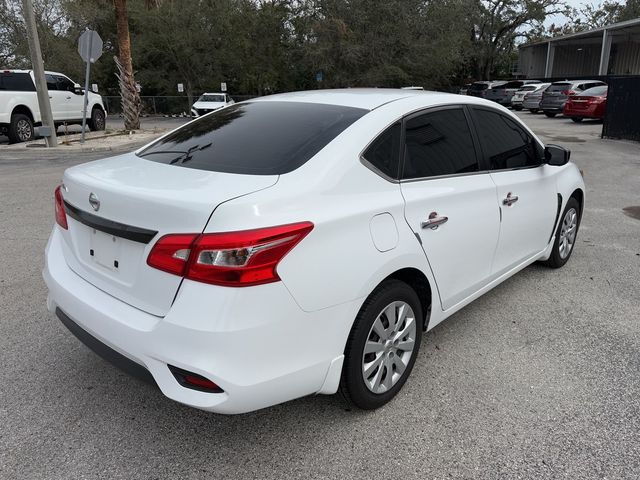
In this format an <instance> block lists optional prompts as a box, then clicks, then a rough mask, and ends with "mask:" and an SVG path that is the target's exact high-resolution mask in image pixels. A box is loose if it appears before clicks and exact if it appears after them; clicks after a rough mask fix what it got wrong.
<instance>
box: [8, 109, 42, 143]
mask: <svg viewBox="0 0 640 480" xmlns="http://www.w3.org/2000/svg"><path fill="white" fill-rule="evenodd" d="M7 136H8V137H9V141H10V142H11V143H20V142H28V141H29V140H33V139H34V137H35V135H34V132H33V121H31V119H30V118H29V117H28V116H26V115H25V114H23V113H14V114H13V115H11V123H10V124H9V132H8V133H7Z"/></svg>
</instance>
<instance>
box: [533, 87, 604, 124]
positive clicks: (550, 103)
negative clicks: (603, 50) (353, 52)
mask: <svg viewBox="0 0 640 480" xmlns="http://www.w3.org/2000/svg"><path fill="white" fill-rule="evenodd" d="M601 85H606V83H604V82H601V81H599V80H568V81H563V82H553V83H552V84H551V85H549V87H548V88H547V89H546V90H545V91H544V92H543V93H542V100H540V109H541V110H542V111H543V112H544V114H545V115H546V116H547V117H555V116H556V115H557V114H558V113H562V109H563V108H564V104H565V103H566V101H567V99H568V98H569V97H570V96H572V95H576V94H578V93H580V92H583V91H584V90H587V89H589V88H593V87H598V86H601Z"/></svg>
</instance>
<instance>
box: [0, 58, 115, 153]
mask: <svg viewBox="0 0 640 480" xmlns="http://www.w3.org/2000/svg"><path fill="white" fill-rule="evenodd" d="M45 79H46V81H47V89H48V90H49V100H50V102H51V113H52V114H53V121H54V123H55V126H56V127H58V126H60V125H62V124H65V123H66V124H82V111H83V102H84V90H83V88H82V87H81V86H80V85H79V84H77V83H75V82H73V81H72V80H70V79H69V77H67V76H65V75H63V74H61V73H57V72H45ZM41 123H42V116H41V115H40V106H39V104H38V95H37V93H36V87H35V82H34V77H33V71H31V70H0V134H5V135H7V136H8V137H9V140H10V141H11V142H26V141H29V140H33V139H34V126H39V125H41ZM87 125H88V126H89V128H90V129H91V130H104V129H105V125H106V110H105V108H104V104H103V103H102V97H101V96H100V95H98V94H97V93H94V92H89V95H88V105H87Z"/></svg>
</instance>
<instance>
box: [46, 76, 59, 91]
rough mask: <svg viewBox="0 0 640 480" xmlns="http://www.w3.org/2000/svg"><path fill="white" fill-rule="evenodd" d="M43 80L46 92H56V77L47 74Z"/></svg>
mask: <svg viewBox="0 0 640 480" xmlns="http://www.w3.org/2000/svg"><path fill="white" fill-rule="evenodd" d="M44 78H45V80H46V81H47V90H49V91H52V90H58V81H57V80H56V77H54V76H53V75H49V74H48V73H47V74H46V75H45V76H44Z"/></svg>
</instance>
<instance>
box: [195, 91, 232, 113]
mask: <svg viewBox="0 0 640 480" xmlns="http://www.w3.org/2000/svg"><path fill="white" fill-rule="evenodd" d="M234 103H236V102H234V101H233V99H232V98H231V97H230V96H229V95H227V94H226V93H203V94H202V95H200V98H198V100H196V101H195V103H194V104H193V106H192V107H191V116H192V117H199V116H201V115H206V114H207V113H209V112H213V111H215V110H219V109H221V108H223V107H228V106H229V105H233V104H234Z"/></svg>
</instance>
